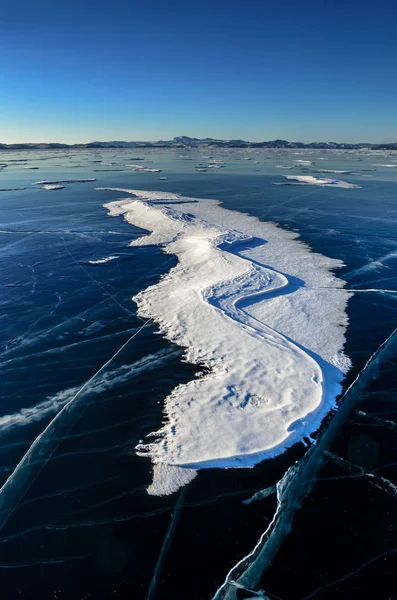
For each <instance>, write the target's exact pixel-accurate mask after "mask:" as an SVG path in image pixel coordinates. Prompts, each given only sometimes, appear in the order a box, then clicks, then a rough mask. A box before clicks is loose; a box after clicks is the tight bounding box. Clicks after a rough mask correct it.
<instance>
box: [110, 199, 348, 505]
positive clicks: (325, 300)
mask: <svg viewBox="0 0 397 600" xmlns="http://www.w3.org/2000/svg"><path fill="white" fill-rule="evenodd" d="M102 189H106V188H102ZM107 189H112V190H116V191H120V192H123V193H128V194H133V195H134V197H129V198H127V199H123V200H118V201H116V202H111V203H109V204H106V205H105V206H106V207H107V208H108V210H109V213H110V214H111V215H113V216H116V215H121V214H123V215H124V218H125V219H126V220H127V221H128V222H130V223H133V224H134V225H137V226H138V227H141V228H143V229H146V230H149V231H151V233H150V234H148V235H145V236H143V237H141V238H138V239H136V240H134V241H133V242H132V243H131V245H133V246H144V245H149V244H161V245H163V246H164V251H165V252H166V253H171V254H175V255H176V256H177V257H178V264H177V265H176V266H175V267H174V268H173V269H171V271H170V272H169V273H168V274H167V275H165V276H164V277H163V278H162V279H161V280H160V282H159V283H157V284H156V285H153V286H150V287H149V288H147V289H146V290H144V291H143V292H140V293H139V294H137V295H136V296H135V297H134V300H135V302H136V303H137V305H138V314H139V315H140V316H142V317H145V318H151V319H154V320H155V321H156V322H157V323H158V324H159V326H160V330H161V331H162V332H163V333H164V334H165V336H166V337H167V338H168V339H169V340H171V341H172V342H174V343H176V344H178V345H180V346H183V347H184V348H185V358H186V360H187V361H189V362H191V363H195V364H200V365H202V366H204V367H206V368H207V369H208V373H206V374H205V375H204V376H201V377H199V378H196V379H194V380H192V381H190V382H189V383H187V384H184V385H179V386H178V387H176V388H175V389H174V390H173V391H172V393H171V394H170V395H169V396H168V397H167V398H166V400H165V423H164V426H163V427H162V429H161V430H160V431H158V432H155V433H153V434H151V435H152V436H155V438H156V439H155V441H153V439H151V440H150V441H148V443H147V444H144V443H142V444H140V445H139V446H138V448H137V451H138V454H140V455H144V456H149V457H151V459H152V461H153V463H155V465H171V466H174V467H177V466H179V467H185V468H186V467H188V468H190V469H201V468H209V467H251V466H253V465H255V464H256V463H258V462H260V461H261V460H264V459H265V458H270V457H273V456H276V455H277V454H280V453H281V452H283V451H284V450H285V449H286V448H288V447H290V446H291V445H293V444H294V443H296V442H298V441H300V440H302V439H303V438H304V437H308V435H310V433H312V432H313V431H315V430H316V429H317V428H318V426H319V425H320V423H321V420H322V419H323V418H324V416H325V415H326V413H327V412H328V411H329V409H330V408H331V407H332V406H334V404H335V399H336V396H337V395H338V394H339V393H340V391H341V382H342V380H343V378H344V372H345V370H346V368H347V367H348V364H347V362H343V361H340V360H339V359H335V357H337V356H341V351H342V349H343V345H344V342H345V337H344V332H345V328H346V326H347V316H346V312H345V308H346V304H347V300H348V298H349V297H350V296H351V293H350V292H348V291H345V290H344V289H343V286H344V282H343V281H341V280H339V279H338V278H336V277H335V275H334V274H333V273H332V271H331V270H332V269H335V268H338V267H341V266H342V262H341V261H337V260H334V259H330V258H327V257H325V256H322V255H321V254H315V253H313V252H311V251H310V249H309V248H308V247H307V246H306V245H305V244H303V243H302V242H300V241H298V240H297V237H298V236H297V234H295V233H293V232H289V231H284V230H282V229H280V228H279V227H277V226H275V225H274V224H271V223H263V222H261V221H259V220H258V219H256V218H255V217H251V216H248V215H245V214H241V213H239V212H236V211H231V210H227V209H224V208H221V207H220V205H219V203H218V202H217V201H214V200H201V199H200V200H198V199H192V198H186V197H183V196H180V195H178V194H171V193H162V192H148V191H142V190H125V189H120V188H107ZM157 200H160V201H161V204H160V205H159V204H156V201H157ZM192 200H193V202H192ZM184 201H186V202H187V203H188V204H186V207H184V206H183V204H182V205H181V203H183V202H184ZM184 210H186V213H185V212H184ZM178 472H179V471H178ZM157 473H160V475H161V477H160V476H158V475H157ZM172 473H174V472H173V471H172ZM159 477H160V479H161V480H162V481H163V480H165V479H166V480H167V481H168V479H169V481H168V482H166V483H164V481H163V483H162V484H161V485H162V486H164V485H165V486H166V487H167V485H170V486H171V487H172V489H173V490H174V487H175V486H174V484H173V483H171V479H172V481H174V474H172V475H171V472H168V470H167V469H166V468H164V467H161V468H160V467H158V468H156V471H155V481H154V483H153V486H154V487H153V488H151V492H150V493H156V492H155V490H156V489H158V488H157V481H158V480H159Z"/></svg>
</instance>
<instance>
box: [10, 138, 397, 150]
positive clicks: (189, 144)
mask: <svg viewBox="0 0 397 600" xmlns="http://www.w3.org/2000/svg"><path fill="white" fill-rule="evenodd" d="M198 147H218V148H314V149H315V148H318V149H345V150H359V149H368V150H397V142H395V143H388V144H368V143H352V144H349V143H339V142H308V143H305V142H289V141H287V140H281V139H277V140H271V141H263V142H249V141H246V140H220V139H214V138H194V137H188V136H185V135H182V136H177V137H174V138H173V139H172V140H159V141H157V142H145V141H135V142H133V141H131V142H126V141H110V142H99V141H95V142H88V143H84V144H63V143H57V142H49V143H47V142H41V143H28V142H26V143H17V144H5V143H0V150H58V149H59V150H61V149H64V148H66V149H90V148H102V149H103V148H198Z"/></svg>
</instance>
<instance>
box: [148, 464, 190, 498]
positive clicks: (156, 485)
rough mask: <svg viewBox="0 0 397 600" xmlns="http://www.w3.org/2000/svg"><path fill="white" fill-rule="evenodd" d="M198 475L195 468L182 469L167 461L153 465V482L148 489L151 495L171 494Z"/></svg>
mask: <svg viewBox="0 0 397 600" xmlns="http://www.w3.org/2000/svg"><path fill="white" fill-rule="evenodd" d="M196 475H197V471H195V470H194V469H181V468H180V467H173V466H171V465H167V464H165V463H155V464H154V465H153V482H152V483H151V484H150V485H149V486H148V488H147V491H148V494H150V495H151V496H170V495H171V494H174V493H175V492H177V491H178V490H179V489H180V488H181V487H184V486H185V485H187V484H188V483H190V482H191V481H192V480H193V479H194V478H195V477H196Z"/></svg>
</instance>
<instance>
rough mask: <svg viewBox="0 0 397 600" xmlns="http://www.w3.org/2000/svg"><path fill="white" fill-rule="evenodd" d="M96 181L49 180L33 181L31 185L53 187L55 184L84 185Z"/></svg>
mask: <svg viewBox="0 0 397 600" xmlns="http://www.w3.org/2000/svg"><path fill="white" fill-rule="evenodd" d="M89 181H96V179H49V180H48V181H35V182H34V183H33V185H53V184H54V185H55V184H57V183H86V182H89Z"/></svg>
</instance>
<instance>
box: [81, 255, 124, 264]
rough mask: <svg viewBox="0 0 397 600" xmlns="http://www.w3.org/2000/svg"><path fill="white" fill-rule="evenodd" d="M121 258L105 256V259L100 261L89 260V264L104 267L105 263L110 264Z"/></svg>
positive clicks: (99, 259)
mask: <svg viewBox="0 0 397 600" xmlns="http://www.w3.org/2000/svg"><path fill="white" fill-rule="evenodd" d="M116 258H119V257H118V256H105V257H104V258H98V260H89V261H88V264H90V265H103V264H104V263H107V262H110V261H111V260H116Z"/></svg>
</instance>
